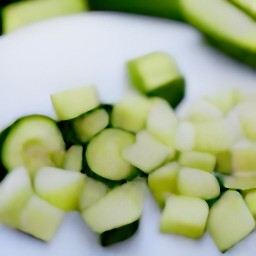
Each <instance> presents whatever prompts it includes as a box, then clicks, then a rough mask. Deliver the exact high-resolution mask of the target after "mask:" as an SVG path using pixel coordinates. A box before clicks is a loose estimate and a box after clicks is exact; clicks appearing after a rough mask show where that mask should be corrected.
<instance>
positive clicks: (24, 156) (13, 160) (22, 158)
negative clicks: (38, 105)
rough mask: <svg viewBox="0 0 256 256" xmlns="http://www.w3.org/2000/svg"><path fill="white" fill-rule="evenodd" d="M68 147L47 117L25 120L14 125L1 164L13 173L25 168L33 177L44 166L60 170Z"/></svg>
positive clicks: (5, 142)
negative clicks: (13, 170) (18, 168)
mask: <svg viewBox="0 0 256 256" xmlns="http://www.w3.org/2000/svg"><path fill="white" fill-rule="evenodd" d="M64 155H65V144H64V141H63V138H62V135H61V133H60V131H59V129H58V127H57V125H56V123H55V122H54V121H53V120H51V119H49V118H46V117H42V116H31V117H24V118H23V119H22V120H20V121H19V122H18V123H17V124H15V125H14V126H13V128H12V129H11V131H10V132H9V134H8V135H7V137H6V140H5V141H4V144H3V148H2V161H3V163H4V166H5V167H6V168H7V169H8V170H9V171H11V170H12V169H14V168H15V167H18V166H25V167H27V169H28V170H29V172H30V174H31V175H34V174H35V173H36V171H37V170H38V169H39V168H40V167H42V166H57V167H61V166H62V164H63V159H64Z"/></svg>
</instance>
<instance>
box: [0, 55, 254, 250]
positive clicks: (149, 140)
mask: <svg viewBox="0 0 256 256" xmlns="http://www.w3.org/2000/svg"><path fill="white" fill-rule="evenodd" d="M128 69H129V74H130V77H131V80H132V81H133V84H134V87H135V88H138V90H139V91H140V92H142V93H144V95H143V94H134V95H132V96H127V97H125V98H124V99H122V100H120V101H119V102H117V103H115V104H113V105H105V104H104V103H102V102H101V101H100V99H99V97H98V94H97V90H96V87H95V86H93V85H89V86H84V87H79V88H72V89H70V90H66V91H61V92H56V93H54V94H52V95H51V97H50V99H51V102H52V105H53V108H54V110H55V112H56V115H57V117H58V118H57V120H53V119H51V118H49V117H47V116H43V115H40V114H37V115H30V116H25V117H21V118H19V119H18V120H16V121H15V122H13V123H12V124H10V125H9V126H8V127H7V128H6V129H5V130H3V131H2V133H1V135H0V158H1V178H2V181H1V183H0V221H1V223H3V224H6V225H8V226H10V227H12V228H16V229H19V230H21V231H23V232H25V233H28V234H30V235H32V236H34V237H36V238H38V239H41V240H44V241H50V240H51V239H52V238H53V237H54V235H55V233H56V232H57V230H58V228H59V226H60V225H61V223H62V221H63V218H64V216H65V213H66V212H68V211H79V212H80V213H81V216H82V218H83V220H84V221H85V222H86V223H87V225H88V226H89V227H90V228H91V230H92V231H93V232H95V233H97V234H98V235H99V240H100V243H101V245H103V246H109V245H111V244H114V243H117V242H120V241H123V240H126V239H128V238H129V237H131V236H132V235H133V234H134V233H135V232H136V230H137V229H138V227H139V221H140V218H141V216H142V214H143V203H144V195H145V193H146V191H147V190H146V185H147V186H148V188H149V191H150V192H151V194H152V195H153V197H154V199H155V201H156V203H157V205H158V206H159V208H160V209H161V211H162V216H161V219H160V221H159V230H160V232H162V233H168V234H175V235H183V236H186V237H190V238H194V239H199V238H201V237H202V236H203V234H204V233H205V231H208V232H209V234H210V235H211V237H212V239H213V241H214V242H215V244H216V246H217V247H218V249H219V250H220V251H221V252H224V251H226V250H228V249H230V248H231V247H232V246H234V245H235V244H237V243H238V242H239V241H240V240H242V239H243V238H245V237H246V236H247V235H248V234H249V233H250V232H252V231H253V230H254V228H255V218H256V157H255V155H256V143H255V142H256V101H255V100H254V99H253V97H252V96H250V95H246V94H243V93H242V92H239V91H237V90H235V89H230V90H226V91H223V92H219V93H217V94H216V95H210V96H205V97H203V98H201V99H199V100H196V101H194V102H190V103H187V104H186V105H185V104H184V105H183V106H182V107H183V108H180V109H179V111H176V110H175V107H176V106H177V105H178V103H180V102H181V100H182V98H183V96H184V90H185V82H184V81H185V80H184V79H183V77H182V75H181V73H180V71H178V69H177V67H176V65H175V63H174V62H173V61H172V60H171V58H170V56H168V55H166V54H165V53H159V52H157V53H152V54H149V55H146V56H142V57H140V58H136V59H134V60H132V61H130V62H128ZM177 81H178V83H177ZM162 93H163V94H162ZM168 93H169V94H170V95H168ZM238 220H239V221H238Z"/></svg>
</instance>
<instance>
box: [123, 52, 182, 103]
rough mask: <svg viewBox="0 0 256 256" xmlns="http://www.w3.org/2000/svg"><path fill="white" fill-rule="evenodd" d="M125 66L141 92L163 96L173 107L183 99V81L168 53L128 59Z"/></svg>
mask: <svg viewBox="0 0 256 256" xmlns="http://www.w3.org/2000/svg"><path fill="white" fill-rule="evenodd" d="M127 67H128V72H129V76H130V79H131V81H132V84H133V85H134V87H135V88H136V89H137V90H139V91H140V92H142V93H143V94H145V95H148V96H156V97H161V98H164V99H166V100H167V101H168V102H169V103H170V105H171V106H172V107H174V108H175V107H176V106H177V105H178V104H179V103H180V101H181V100H182V99H183V97H184V94H185V81H184V79H183V77H182V75H181V73H180V71H179V70H178V68H177V66H176V64H175V62H174V60H173V59H172V58H171V56H169V55H168V54H166V53H163V52H153V53H150V54H146V55H144V56H141V57H138V58H135V59H132V60H130V61H129V62H128V64H127Z"/></svg>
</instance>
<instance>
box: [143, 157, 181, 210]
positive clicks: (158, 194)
mask: <svg viewBox="0 0 256 256" xmlns="http://www.w3.org/2000/svg"><path fill="white" fill-rule="evenodd" d="M179 169H180V166H179V164H178V163H177V162H171V163H168V164H166V165H164V166H162V167H160V168H158V169H156V170H155V171H153V172H151V173H150V174H149V175H148V186H149V188H150V190H151V192H152V193H153V196H154V198H155V200H156V201H157V203H158V204H159V206H160V207H161V208H162V207H163V206H164V204H165V200H166V198H167V197H168V196H169V195H170V194H173V193H177V186H176V184H177V177H178V173H179Z"/></svg>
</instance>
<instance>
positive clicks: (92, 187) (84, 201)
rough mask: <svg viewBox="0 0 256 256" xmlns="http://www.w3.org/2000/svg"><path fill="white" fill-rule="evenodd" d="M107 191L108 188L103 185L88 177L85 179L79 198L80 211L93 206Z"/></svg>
mask: <svg viewBox="0 0 256 256" xmlns="http://www.w3.org/2000/svg"><path fill="white" fill-rule="evenodd" d="M108 191H109V188H108V186H107V185H105V184H104V183H101V182H100V181H97V180H94V179H92V178H90V177H87V178H86V183H85V187H84V189H83V191H82V193H81V194H80V197H79V209H80V211H83V210H85V209H86V208H88V207H90V206H91V205H93V204H94V203H95V202H97V201H98V200H99V199H100V198H102V197H103V196H104V195H106V193H107V192H108Z"/></svg>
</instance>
